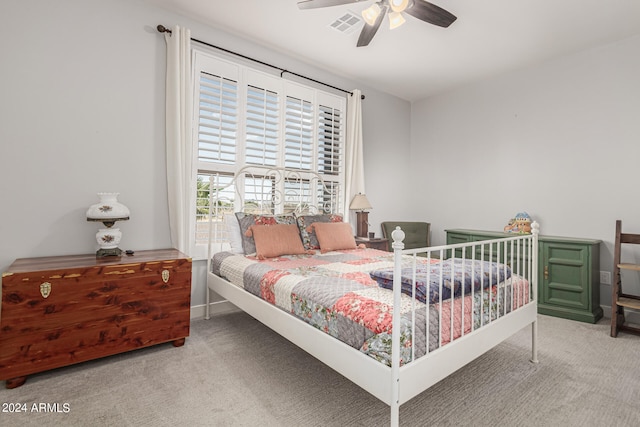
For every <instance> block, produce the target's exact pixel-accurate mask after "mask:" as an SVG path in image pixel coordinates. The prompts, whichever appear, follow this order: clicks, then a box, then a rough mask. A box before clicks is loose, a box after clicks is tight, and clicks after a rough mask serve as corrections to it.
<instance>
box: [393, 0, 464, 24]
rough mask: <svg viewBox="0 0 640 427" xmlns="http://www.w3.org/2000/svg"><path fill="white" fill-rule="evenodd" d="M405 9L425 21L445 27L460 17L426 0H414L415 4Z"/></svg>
mask: <svg viewBox="0 0 640 427" xmlns="http://www.w3.org/2000/svg"><path fill="white" fill-rule="evenodd" d="M404 11H405V12H406V13H408V14H409V15H411V16H414V17H416V18H418V19H420V20H422V21H424V22H428V23H429V24H433V25H437V26H439V27H445V28H447V27H448V26H449V25H451V24H453V21H455V20H456V19H458V18H457V17H456V16H455V15H453V14H451V13H449V12H447V11H446V10H444V9H443V8H441V7H439V6H436V5H435V4H431V3H429V2H427V1H424V0H414V2H413V6H411V7H408V8H406V9H405V10H404Z"/></svg>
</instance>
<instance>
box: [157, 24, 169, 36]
mask: <svg viewBox="0 0 640 427" xmlns="http://www.w3.org/2000/svg"><path fill="white" fill-rule="evenodd" d="M156 28H157V29H158V31H159V32H161V33H169V34H171V30H170V29H168V28H167V27H165V26H164V25H162V24H160V25H158V26H157V27H156Z"/></svg>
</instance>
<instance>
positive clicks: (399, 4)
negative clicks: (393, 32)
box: [389, 0, 410, 25]
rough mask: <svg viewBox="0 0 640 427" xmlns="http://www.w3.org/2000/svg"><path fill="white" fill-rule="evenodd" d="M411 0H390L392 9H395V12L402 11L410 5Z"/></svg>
mask: <svg viewBox="0 0 640 427" xmlns="http://www.w3.org/2000/svg"><path fill="white" fill-rule="evenodd" d="M409 1H410V0H389V6H390V7H391V10H393V11H394V12H396V13H400V12H404V10H405V9H406V8H407V7H408V6H409ZM402 22H404V21H402ZM400 25H402V24H400Z"/></svg>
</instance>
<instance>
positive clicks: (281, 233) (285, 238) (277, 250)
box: [246, 224, 306, 259]
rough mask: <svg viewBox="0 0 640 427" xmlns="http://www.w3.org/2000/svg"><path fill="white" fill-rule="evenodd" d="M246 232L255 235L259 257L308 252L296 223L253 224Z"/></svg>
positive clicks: (257, 255)
mask: <svg viewBox="0 0 640 427" xmlns="http://www.w3.org/2000/svg"><path fill="white" fill-rule="evenodd" d="M246 234H247V235H253V239H254V241H255V243H256V257H258V258H259V259H265V258H274V257H277V256H281V255H298V254H304V253H306V251H305V249H304V246H302V240H300V234H299V232H298V226H297V225H296V224H273V225H252V226H251V227H249V229H248V230H247V232H246Z"/></svg>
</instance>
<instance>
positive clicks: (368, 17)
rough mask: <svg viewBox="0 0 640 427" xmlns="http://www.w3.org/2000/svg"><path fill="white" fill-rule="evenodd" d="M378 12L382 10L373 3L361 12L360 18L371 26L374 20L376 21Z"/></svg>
mask: <svg viewBox="0 0 640 427" xmlns="http://www.w3.org/2000/svg"><path fill="white" fill-rule="evenodd" d="M380 12H382V9H380V6H379V5H378V3H374V4H372V5H371V6H369V7H368V8H366V9H365V10H363V11H362V18H363V19H364V21H365V22H366V23H367V24H369V25H373V24H375V22H376V19H378V16H379V15H380Z"/></svg>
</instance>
